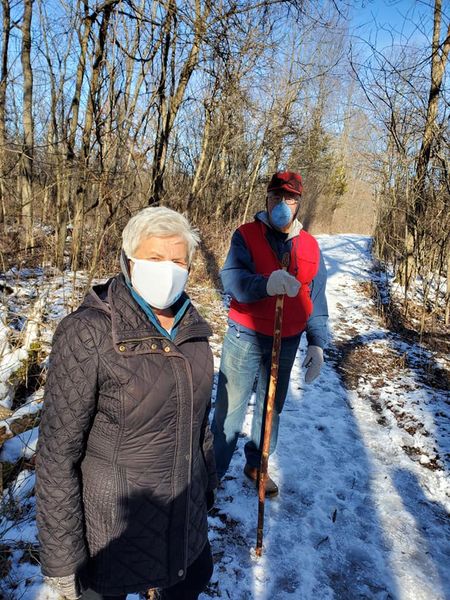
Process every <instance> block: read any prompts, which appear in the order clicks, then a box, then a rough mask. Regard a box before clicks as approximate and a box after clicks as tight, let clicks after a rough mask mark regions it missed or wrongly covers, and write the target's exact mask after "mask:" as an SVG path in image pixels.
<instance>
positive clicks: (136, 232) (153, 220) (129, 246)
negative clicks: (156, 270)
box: [122, 206, 200, 264]
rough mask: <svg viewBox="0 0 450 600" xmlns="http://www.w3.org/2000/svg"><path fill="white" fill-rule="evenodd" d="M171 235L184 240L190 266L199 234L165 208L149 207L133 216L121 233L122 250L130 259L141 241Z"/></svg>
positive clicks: (182, 217) (184, 220)
mask: <svg viewBox="0 0 450 600" xmlns="http://www.w3.org/2000/svg"><path fill="white" fill-rule="evenodd" d="M172 235H179V236H181V237H182V238H184V239H185V240H186V243H187V248H188V256H187V259H188V263H189V264H190V263H191V261H192V258H193V256H194V252H195V249H196V248H197V246H198V244H199V242H200V235H199V232H198V230H197V229H195V228H194V227H191V225H190V223H189V221H188V220H187V219H186V217H184V216H183V215H181V214H180V213H178V212H176V211H175V210H172V209H171V208H167V207H166V206H149V207H148V208H144V209H143V210H141V211H139V212H138V213H137V214H135V215H134V217H132V218H131V219H130V220H129V221H128V223H127V224H126V225H125V228H124V230H123V231H122V249H123V251H124V252H125V254H126V255H127V257H128V258H130V257H132V256H134V253H135V252H136V250H137V248H138V247H139V244H140V243H141V242H142V240H143V239H145V238H149V237H152V236H156V237H170V236H172Z"/></svg>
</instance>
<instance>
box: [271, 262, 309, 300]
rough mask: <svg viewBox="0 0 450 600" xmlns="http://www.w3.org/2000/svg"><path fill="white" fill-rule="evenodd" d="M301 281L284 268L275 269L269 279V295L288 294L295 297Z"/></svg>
mask: <svg viewBox="0 0 450 600" xmlns="http://www.w3.org/2000/svg"><path fill="white" fill-rule="evenodd" d="M300 285H301V284H300V281H299V280H298V279H296V278H295V277H294V276H293V275H291V274H290V273H288V272H287V271H285V270H284V269H278V271H273V273H271V274H270V277H269V279H268V280H267V287H266V289H267V293H268V294H269V296H278V294H287V295H288V296H289V297H290V298H294V297H295V296H296V295H297V294H298V290H299V289H300Z"/></svg>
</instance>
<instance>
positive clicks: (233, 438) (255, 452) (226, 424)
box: [211, 327, 300, 479]
mask: <svg viewBox="0 0 450 600" xmlns="http://www.w3.org/2000/svg"><path fill="white" fill-rule="evenodd" d="M299 342H300V336H295V337H293V338H285V339H284V340H282V343H281V352H280V362H279V370H278V383H277V391H276V395H275V406H274V411H273V417H272V436H271V440H270V453H272V452H274V450H275V448H276V445H277V438H278V425H279V416H280V413H281V411H282V410H283V405H284V401H285V399H286V395H287V392H288V386H289V377H290V374H291V370H292V365H293V364H294V360H295V356H296V353H297V348H298V344H299ZM272 343H273V340H272V338H270V337H267V338H266V337H258V336H254V337H249V336H245V335H244V336H242V337H241V336H240V334H239V332H238V331H237V330H236V329H235V328H234V327H230V328H229V329H228V331H227V333H226V335H225V339H224V343H223V348H222V359H221V363H220V370H219V380H218V384H217V396H216V405H215V411H214V417H213V421H212V427H211V428H212V432H213V434H214V452H215V455H216V467H217V475H218V477H219V479H221V478H222V477H223V476H224V475H225V473H226V471H227V470H228V467H229V465H230V462H231V457H232V456H233V452H234V450H235V448H236V444H237V440H238V437H239V433H240V431H241V429H242V425H243V423H244V419H245V414H246V412H247V404H248V401H249V399H250V396H251V395H252V391H253V386H254V383H255V379H256V377H258V383H257V387H256V404H255V410H254V414H253V422H252V431H251V440H250V441H249V442H248V443H247V444H246V445H245V456H246V459H247V463H248V464H249V465H251V466H252V467H258V468H259V465H260V462H261V449H262V440H263V434H264V432H263V431H262V427H263V419H264V409H265V403H266V402H265V401H266V395H267V388H268V382H269V377H270V365H271V355H272Z"/></svg>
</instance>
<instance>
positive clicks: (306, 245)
mask: <svg viewBox="0 0 450 600" xmlns="http://www.w3.org/2000/svg"><path fill="white" fill-rule="evenodd" d="M302 191H303V184H302V178H301V176H300V175H299V174H298V173H293V172H291V171H281V172H278V173H275V175H273V177H272V179H271V180H270V182H269V185H268V187H267V199H266V210H265V211H260V212H258V213H257V214H256V215H255V220H254V221H253V222H252V223H245V224H244V225H241V226H240V227H239V228H238V229H237V230H236V231H235V232H234V234H233V237H232V239H231V246H230V250H229V252H228V256H227V259H226V261H225V265H224V267H223V269H222V271H221V278H222V283H223V286H224V290H225V292H227V293H228V294H230V296H231V298H232V300H231V305H230V311H229V315H228V317H229V321H228V324H229V327H228V331H227V333H226V335H225V339H224V344H223V349H222V359H221V364H220V371H219V380H218V387H217V396H216V404H215V412H214V419H213V423H212V431H213V433H214V450H215V456H216V467H217V474H218V476H219V478H222V477H223V476H224V475H225V473H226V471H227V469H228V467H229V464H230V462H231V458H232V455H233V452H234V450H235V448H236V444H237V440H238V436H239V433H240V431H241V429H242V425H243V422H244V418H245V414H246V410H247V404H248V401H249V399H250V396H251V395H252V391H253V386H254V383H255V379H256V378H257V380H258V382H257V387H256V403H255V409H254V414H253V421H252V432H251V440H250V441H249V442H247V444H246V445H245V456H246V461H247V462H246V465H245V467H244V473H245V474H246V475H247V477H249V478H250V479H252V480H253V481H255V483H256V484H257V480H258V474H259V473H258V470H259V465H260V461H261V447H262V438H263V414H264V405H265V399H266V394H267V388H268V382H269V376H270V364H271V354H272V344H273V330H274V319H275V303H276V296H277V295H279V294H284V295H285V298H284V308H283V325H282V331H281V336H282V341H281V352H280V360H279V371H278V383H277V391H276V396H275V407H274V412H273V421H272V437H271V445H270V452H271V453H272V452H273V451H274V450H275V447H276V444H277V435H278V425H279V415H280V413H281V411H282V409H283V404H284V401H285V398H286V395H287V391H288V386H289V377H290V373H291V369H292V365H293V363H294V360H295V356H296V353H297V349H298V345H299V342H300V337H301V334H302V333H303V331H306V336H307V341H308V350H307V354H306V358H305V361H304V362H303V365H302V366H304V367H306V374H305V381H306V383H311V382H312V381H314V379H316V377H318V376H319V373H320V369H321V366H322V363H323V348H324V346H325V344H326V340H327V318H328V309H327V301H326V297H325V285H326V278H327V274H326V269H325V263H324V261H323V258H322V256H321V253H320V250H319V246H318V244H317V242H316V240H315V239H314V238H313V237H312V236H311V235H310V234H309V233H307V232H306V231H304V230H303V229H302V225H301V223H300V222H299V221H298V220H297V218H296V217H297V213H298V208H299V203H300V199H301V195H302ZM286 253H288V255H289V267H288V269H287V270H283V268H282V266H281V264H282V257H283V256H284V255H285V254H286ZM277 494H278V486H277V485H276V483H275V482H274V481H273V480H272V479H271V478H270V477H268V478H267V480H266V495H267V496H275V495H277Z"/></svg>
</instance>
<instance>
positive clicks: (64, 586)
mask: <svg viewBox="0 0 450 600" xmlns="http://www.w3.org/2000/svg"><path fill="white" fill-rule="evenodd" d="M44 581H45V583H46V584H47V585H49V586H50V587H52V588H53V589H55V590H56V591H57V592H59V593H60V594H61V596H63V597H64V598H65V599H67V600H78V598H81V589H80V584H79V581H78V577H77V576H76V575H66V576H65V577H44Z"/></svg>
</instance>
